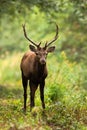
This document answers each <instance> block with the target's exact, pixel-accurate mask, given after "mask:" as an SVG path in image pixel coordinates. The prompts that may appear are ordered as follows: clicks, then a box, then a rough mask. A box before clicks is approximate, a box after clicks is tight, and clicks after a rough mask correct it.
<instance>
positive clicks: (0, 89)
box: [0, 85, 23, 98]
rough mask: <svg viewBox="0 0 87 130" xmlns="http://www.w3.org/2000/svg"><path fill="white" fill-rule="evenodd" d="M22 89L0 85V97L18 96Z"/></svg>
mask: <svg viewBox="0 0 87 130" xmlns="http://www.w3.org/2000/svg"><path fill="white" fill-rule="evenodd" d="M22 96H23V91H22V90H21V89H19V88H12V89H9V88H8V87H7V86H4V85H0V98H20V97H22Z"/></svg>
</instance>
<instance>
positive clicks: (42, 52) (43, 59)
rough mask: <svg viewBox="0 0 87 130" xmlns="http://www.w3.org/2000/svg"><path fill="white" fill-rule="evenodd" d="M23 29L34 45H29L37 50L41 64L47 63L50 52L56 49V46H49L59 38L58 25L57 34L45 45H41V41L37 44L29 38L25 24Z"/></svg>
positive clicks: (34, 50) (31, 48)
mask: <svg viewBox="0 0 87 130" xmlns="http://www.w3.org/2000/svg"><path fill="white" fill-rule="evenodd" d="M23 31H24V36H25V38H26V39H27V40H28V41H29V42H30V43H31V44H33V45H31V44H30V45H29V48H30V50H31V51H33V52H35V54H36V56H37V58H38V59H39V61H40V63H41V64H46V57H47V54H48V53H51V52H53V51H54V50H55V46H51V47H49V46H50V45H51V44H52V43H53V42H55V41H56V40H57V38H58V25H57V24H56V35H55V37H54V38H53V40H51V41H50V42H46V43H45V45H44V47H41V46H40V45H41V42H40V43H39V44H36V43H35V42H33V41H32V40H31V39H30V38H28V36H27V33H26V30H25V25H23Z"/></svg>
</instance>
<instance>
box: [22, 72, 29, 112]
mask: <svg viewBox="0 0 87 130" xmlns="http://www.w3.org/2000/svg"><path fill="white" fill-rule="evenodd" d="M27 83H28V80H27V78H26V77H25V76H24V75H23V73H22V85H23V89H24V111H26V101H27Z"/></svg>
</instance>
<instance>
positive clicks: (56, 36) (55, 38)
mask: <svg viewBox="0 0 87 130" xmlns="http://www.w3.org/2000/svg"><path fill="white" fill-rule="evenodd" d="M58 29H59V28H58V25H57V24H56V35H55V37H54V39H53V40H52V41H50V42H48V44H47V43H46V45H45V46H46V47H48V46H49V45H50V44H52V43H53V42H55V41H56V40H57V38H58Z"/></svg>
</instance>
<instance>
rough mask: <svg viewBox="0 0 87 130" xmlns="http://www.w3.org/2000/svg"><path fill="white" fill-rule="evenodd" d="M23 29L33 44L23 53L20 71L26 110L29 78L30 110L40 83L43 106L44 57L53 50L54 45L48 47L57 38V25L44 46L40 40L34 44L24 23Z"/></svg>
mask: <svg viewBox="0 0 87 130" xmlns="http://www.w3.org/2000/svg"><path fill="white" fill-rule="evenodd" d="M23 31H24V36H25V38H26V39H27V40H28V41H29V42H31V43H32V44H33V45H29V48H30V50H31V51H28V52H27V53H25V54H24V56H23V58H22V60H21V65H20V66H21V73H22V84H23V89H24V111H26V100H27V84H28V80H29V85H30V110H32V108H33V107H34V106H35V103H34V97H35V91H36V89H37V87H38V85H40V98H41V101H42V107H43V108H45V103H44V86H45V78H46V77H47V74H48V72H47V67H46V58H47V54H48V53H50V52H53V51H54V50H55V46H52V47H49V48H48V46H49V45H51V44H52V43H53V42H55V41H56V40H57V38H58V26H57V25H56V35H55V37H54V39H53V40H52V41H50V42H46V43H45V46H44V47H41V46H40V45H41V42H40V43H39V44H36V43H35V42H33V41H32V40H31V39H30V38H28V36H27V33H26V30H25V25H23Z"/></svg>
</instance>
